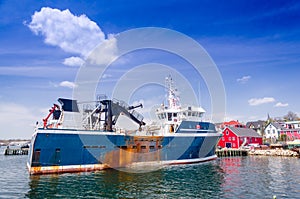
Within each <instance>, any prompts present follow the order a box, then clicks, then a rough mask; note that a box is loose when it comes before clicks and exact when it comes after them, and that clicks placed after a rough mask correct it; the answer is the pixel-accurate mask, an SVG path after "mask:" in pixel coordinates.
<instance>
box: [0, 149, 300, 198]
mask: <svg viewBox="0 0 300 199" xmlns="http://www.w3.org/2000/svg"><path fill="white" fill-rule="evenodd" d="M0 152H1V154H0V167H1V178H0V198H230V199H232V198H245V199H249V198H270V199H272V198H273V197H274V196H276V198H277V199H280V198H300V159H299V158H289V157H270V156H247V157H229V158H228V157H227V158H219V159H218V160H216V161H212V162H206V163H201V164H194V165H176V166H168V167H165V168H162V169H160V170H157V171H153V172H150V173H125V172H121V171H117V170H113V169H109V170H104V171H99V172H87V173H71V174H70V173H68V174H60V175H42V176H29V174H28V172H27V169H26V160H27V156H24V155H16V156H4V155H3V154H4V148H3V147H2V148H1V151H0Z"/></svg>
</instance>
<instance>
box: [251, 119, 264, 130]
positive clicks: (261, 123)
mask: <svg viewBox="0 0 300 199" xmlns="http://www.w3.org/2000/svg"><path fill="white" fill-rule="evenodd" d="M246 126H247V127H248V128H250V126H253V128H254V129H258V128H263V127H264V126H265V121H262V120H258V121H252V122H247V124H246Z"/></svg>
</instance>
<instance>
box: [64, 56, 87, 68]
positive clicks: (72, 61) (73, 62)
mask: <svg viewBox="0 0 300 199" xmlns="http://www.w3.org/2000/svg"><path fill="white" fill-rule="evenodd" d="M63 64H64V65H67V66H82V65H83V64H84V60H83V59H81V58H80V57H69V58H66V59H65V60H64V62H63Z"/></svg>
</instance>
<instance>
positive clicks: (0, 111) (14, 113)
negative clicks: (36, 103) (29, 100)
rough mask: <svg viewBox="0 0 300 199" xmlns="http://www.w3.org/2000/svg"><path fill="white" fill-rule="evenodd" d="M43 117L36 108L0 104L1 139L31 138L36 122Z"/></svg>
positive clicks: (14, 104)
mask: <svg viewBox="0 0 300 199" xmlns="http://www.w3.org/2000/svg"><path fill="white" fill-rule="evenodd" d="M42 117H43V115H42V114H41V113H40V111H38V110H37V109H36V108H34V107H30V108H29V107H27V106H24V105H21V104H16V103H11V102H9V103H3V102H0V125H1V129H0V139H10V138H27V139H28V138H30V137H31V135H32V134H33V131H34V126H35V123H36V121H41V119H42ZM9 124H11V125H9Z"/></svg>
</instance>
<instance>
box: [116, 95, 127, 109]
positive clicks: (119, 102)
mask: <svg viewBox="0 0 300 199" xmlns="http://www.w3.org/2000/svg"><path fill="white" fill-rule="evenodd" d="M112 101H113V102H114V103H115V104H118V105H119V106H121V107H123V108H125V109H126V110H128V108H129V105H128V104H127V103H126V102H124V101H122V100H118V99H116V98H113V100H112Z"/></svg>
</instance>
